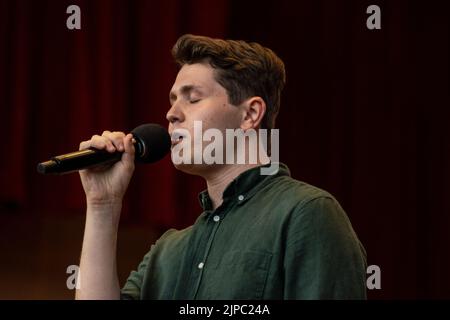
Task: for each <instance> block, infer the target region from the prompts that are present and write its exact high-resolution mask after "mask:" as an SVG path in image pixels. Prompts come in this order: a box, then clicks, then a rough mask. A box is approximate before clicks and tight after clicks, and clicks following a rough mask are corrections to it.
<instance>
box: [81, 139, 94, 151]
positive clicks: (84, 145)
mask: <svg viewBox="0 0 450 320" xmlns="http://www.w3.org/2000/svg"><path fill="white" fill-rule="evenodd" d="M90 146H91V140H88V141H81V142H80V147H79V149H78V150H85V149H87V148H89V147H90Z"/></svg>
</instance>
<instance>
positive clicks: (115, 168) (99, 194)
mask: <svg viewBox="0 0 450 320" xmlns="http://www.w3.org/2000/svg"><path fill="white" fill-rule="evenodd" d="M132 139H133V136H132V135H131V134H128V135H125V134H124V133H123V132H118V131H115V132H110V131H104V132H103V134H102V135H101V136H99V135H94V136H92V138H91V139H90V140H88V141H83V142H81V143H80V150H84V149H88V148H90V147H93V148H96V149H99V150H103V149H104V150H106V151H108V152H111V153H113V152H115V151H119V152H123V154H122V159H121V160H120V161H118V162H116V163H114V164H113V165H111V166H108V167H94V168H91V169H86V170H81V171H80V177H81V183H82V184H83V188H84V192H85V193H86V201H87V203H88V206H89V205H102V204H110V203H117V202H122V199H123V196H124V194H125V192H126V190H127V188H128V184H129V182H130V179H131V177H132V175H133V172H134V152H135V150H134V145H133V142H132Z"/></svg>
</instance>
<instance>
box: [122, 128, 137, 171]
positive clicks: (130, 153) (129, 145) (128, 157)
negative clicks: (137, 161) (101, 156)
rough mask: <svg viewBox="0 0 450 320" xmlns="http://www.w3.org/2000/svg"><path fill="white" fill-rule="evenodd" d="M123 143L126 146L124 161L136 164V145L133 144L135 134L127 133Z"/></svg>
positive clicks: (123, 155)
mask: <svg viewBox="0 0 450 320" xmlns="http://www.w3.org/2000/svg"><path fill="white" fill-rule="evenodd" d="M123 145H124V148H125V152H124V153H123V154H122V161H123V162H125V163H127V164H133V165H134V152H135V149H134V145H133V135H132V134H131V133H129V134H127V135H126V136H125V138H123Z"/></svg>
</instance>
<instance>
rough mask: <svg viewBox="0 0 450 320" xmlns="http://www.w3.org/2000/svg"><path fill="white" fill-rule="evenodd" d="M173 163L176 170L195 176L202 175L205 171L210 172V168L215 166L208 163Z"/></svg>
mask: <svg viewBox="0 0 450 320" xmlns="http://www.w3.org/2000/svg"><path fill="white" fill-rule="evenodd" d="M172 163H173V162H172ZM173 165H174V167H175V168H176V169H177V170H180V171H182V172H184V173H187V174H192V175H196V176H204V175H205V174H206V173H208V172H210V171H211V170H214V168H215V167H216V166H217V165H209V164H185V163H180V164H175V163H173Z"/></svg>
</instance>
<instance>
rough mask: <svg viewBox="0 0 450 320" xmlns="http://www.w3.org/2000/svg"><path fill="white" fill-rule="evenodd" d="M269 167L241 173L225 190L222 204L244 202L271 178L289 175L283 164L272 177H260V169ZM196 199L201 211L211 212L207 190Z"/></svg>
mask: <svg viewBox="0 0 450 320" xmlns="http://www.w3.org/2000/svg"><path fill="white" fill-rule="evenodd" d="M269 166H270V164H266V165H262V166H258V167H255V168H251V169H249V170H246V171H244V172H242V173H241V174H240V175H239V176H237V177H236V178H235V179H234V180H233V181H232V182H231V183H230V184H229V185H228V186H227V187H226V188H225V190H224V192H223V196H222V197H223V202H224V203H225V202H228V201H230V200H235V201H239V202H244V201H245V200H247V199H249V198H251V197H252V196H253V195H254V194H255V193H256V192H257V191H258V190H259V189H260V188H261V187H262V186H264V185H265V184H266V183H267V182H269V181H271V180H272V179H273V178H275V177H279V176H290V175H291V174H290V171H289V168H288V167H287V165H285V164H284V163H278V166H279V168H278V172H277V173H275V174H273V175H262V174H261V172H260V169H261V168H262V167H269ZM198 199H199V201H200V205H201V207H202V208H203V210H205V211H208V210H212V201H211V198H210V197H209V194H208V190H203V191H202V192H200V193H199V195H198Z"/></svg>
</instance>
